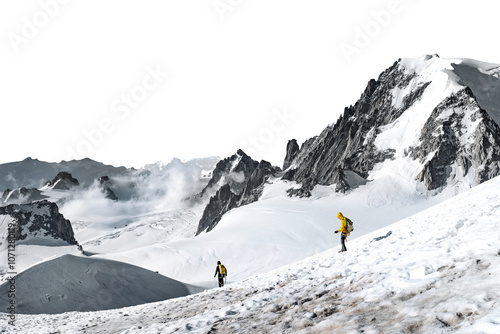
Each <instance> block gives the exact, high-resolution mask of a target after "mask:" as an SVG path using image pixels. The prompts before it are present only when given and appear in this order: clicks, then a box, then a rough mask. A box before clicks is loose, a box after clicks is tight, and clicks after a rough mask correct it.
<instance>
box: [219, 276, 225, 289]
mask: <svg viewBox="0 0 500 334" xmlns="http://www.w3.org/2000/svg"><path fill="white" fill-rule="evenodd" d="M223 286H224V276H222V275H219V288H221V287H223Z"/></svg>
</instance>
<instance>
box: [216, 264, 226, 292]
mask: <svg viewBox="0 0 500 334" xmlns="http://www.w3.org/2000/svg"><path fill="white" fill-rule="evenodd" d="M217 275H219V277H218V278H219V288H221V287H223V286H224V278H225V277H226V276H227V269H226V267H224V265H223V264H222V263H220V261H217V267H216V268H215V275H214V277H215V276H217Z"/></svg>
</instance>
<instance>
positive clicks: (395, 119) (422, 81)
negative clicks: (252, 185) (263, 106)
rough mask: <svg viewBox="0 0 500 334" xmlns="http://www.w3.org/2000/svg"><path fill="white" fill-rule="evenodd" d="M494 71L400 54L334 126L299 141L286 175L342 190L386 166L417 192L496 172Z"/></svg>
mask: <svg viewBox="0 0 500 334" xmlns="http://www.w3.org/2000/svg"><path fill="white" fill-rule="evenodd" d="M464 66H465V67H466V69H465V67H464ZM473 66H475V67H474V68H475V70H472V69H471V67H473ZM496 69H498V66H496V65H491V64H486V63H481V62H475V61H471V60H466V59H443V58H440V57H439V56H437V55H433V56H424V57H421V58H417V59H400V60H399V61H397V62H395V63H394V64H393V65H392V66H391V67H389V68H388V69H386V70H385V71H384V72H382V73H381V74H380V76H379V78H378V79H377V80H374V79H372V80H370V81H369V82H368V85H367V87H366V89H365V91H364V92H363V94H362V95H361V97H360V99H359V100H358V101H357V102H356V103H355V104H354V106H349V107H347V108H346V109H345V111H344V114H343V115H342V116H341V117H340V118H339V120H338V121H337V122H336V123H335V124H334V125H332V126H328V127H327V128H326V129H325V130H324V131H323V132H322V133H321V134H320V135H319V136H317V137H314V138H311V139H310V140H308V141H306V143H304V144H303V145H302V147H301V149H300V151H299V152H298V153H296V154H295V158H294V159H293V161H292V162H291V163H290V167H289V168H288V170H287V172H286V173H285V175H284V179H287V180H291V181H298V182H300V183H302V184H303V185H305V187H306V188H308V189H305V192H306V193H307V192H308V191H309V190H310V188H312V187H314V185H316V184H321V185H330V184H336V187H337V190H338V191H342V192H346V191H348V190H350V189H353V188H355V187H357V186H359V185H363V184H366V182H368V180H370V181H371V180H376V179H377V176H378V175H380V173H379V171H380V170H383V169H384V170H391V171H393V173H394V174H395V175H399V178H400V179H402V180H405V181H404V182H416V183H415V187H417V188H422V190H425V189H426V191H434V190H440V191H442V190H443V189H444V188H446V187H458V188H460V189H467V188H470V187H471V186H474V185H476V184H478V183H481V182H483V181H485V180H487V179H490V178H492V177H494V176H496V175H498V174H499V173H500V168H499V162H500V158H499V157H500V155H499V154H498V152H500V136H499V133H500V130H499V127H498V124H497V123H495V115H499V113H498V108H499V107H498V106H497V105H499V104H498V102H495V101H493V100H492V99H494V98H496V97H497V96H499V94H500V84H497V82H496V81H497V80H498V79H497V78H496V77H495V75H497V74H498V72H497V70H496ZM486 73H489V74H486ZM483 75H489V76H490V77H491V78H493V79H490V80H491V81H492V82H494V83H495V85H493V86H492V87H491V90H488V89H486V88H484V87H483V86H481V85H480V83H481V81H484V80H485V79H481V78H482V76H483ZM465 82H467V83H471V84H472V85H471V87H468V86H466V85H464V83H465ZM475 92H478V94H479V95H478V96H481V98H479V97H478V96H476V95H475ZM485 108H489V111H488V110H487V109H485ZM486 143H487V144H486ZM478 152H480V153H478ZM396 178H398V177H396ZM419 184H422V185H423V186H424V187H421V186H420V185H419Z"/></svg>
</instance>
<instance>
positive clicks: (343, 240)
mask: <svg viewBox="0 0 500 334" xmlns="http://www.w3.org/2000/svg"><path fill="white" fill-rule="evenodd" d="M345 239H347V234H344V233H342V235H341V236H340V243H341V244H342V251H343V252H345V251H347V248H346V247H345Z"/></svg>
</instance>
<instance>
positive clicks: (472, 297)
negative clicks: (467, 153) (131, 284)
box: [0, 177, 500, 334]
mask: <svg viewBox="0 0 500 334" xmlns="http://www.w3.org/2000/svg"><path fill="white" fill-rule="evenodd" d="M499 187H500V178H498V177H497V178H495V179H492V180H490V181H488V182H485V183H484V184H482V185H479V186H477V187H475V188H473V189H471V190H469V191H467V192H465V193H463V194H461V195H458V196H456V197H454V198H452V199H449V200H447V201H445V202H442V203H441V204H439V205H436V206H434V207H432V208H430V209H427V210H424V211H422V212H420V213H418V214H415V215H413V216H411V217H408V218H406V219H403V220H401V221H399V222H397V223H395V224H392V225H389V226H387V227H384V228H383V229H381V230H378V231H375V232H372V233H369V234H366V235H364V236H362V237H359V238H357V239H354V240H352V241H350V242H349V243H348V245H347V247H348V252H346V253H337V249H330V250H328V251H326V252H323V253H320V254H317V255H314V256H312V257H310V258H307V259H305V260H302V261H299V262H296V263H294V264H292V265H289V266H285V267H282V268H280V269H277V270H274V271H272V272H269V273H265V274H261V275H257V276H254V277H252V278H249V279H247V280H245V281H240V282H237V283H233V284H229V285H227V286H226V287H224V288H221V289H212V290H208V291H205V292H202V293H200V294H197V295H190V296H187V297H184V298H178V299H171V300H168V301H164V302H157V303H152V304H147V305H140V306H135V307H129V308H124V309H120V310H109V311H99V312H88V313H78V312H72V313H65V314H58V315H18V317H17V319H16V326H15V328H17V329H22V330H21V331H22V332H23V333H37V334H38V333H126V334H133V333H141V334H144V333H146V334H148V333H160V332H161V333H176V334H180V333H258V332H261V333H299V334H306V333H361V332H364V333H384V334H386V333H475V334H477V333H500V303H499V300H500V289H499V283H498V282H499V276H500V243H499V241H500V193H499V192H498V189H499ZM228 269H229V270H230V268H228ZM0 321H1V324H2V326H3V327H4V328H6V330H7V331H11V332H14V331H13V327H7V326H6V325H5V324H7V321H8V318H7V315H5V314H2V315H0Z"/></svg>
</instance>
